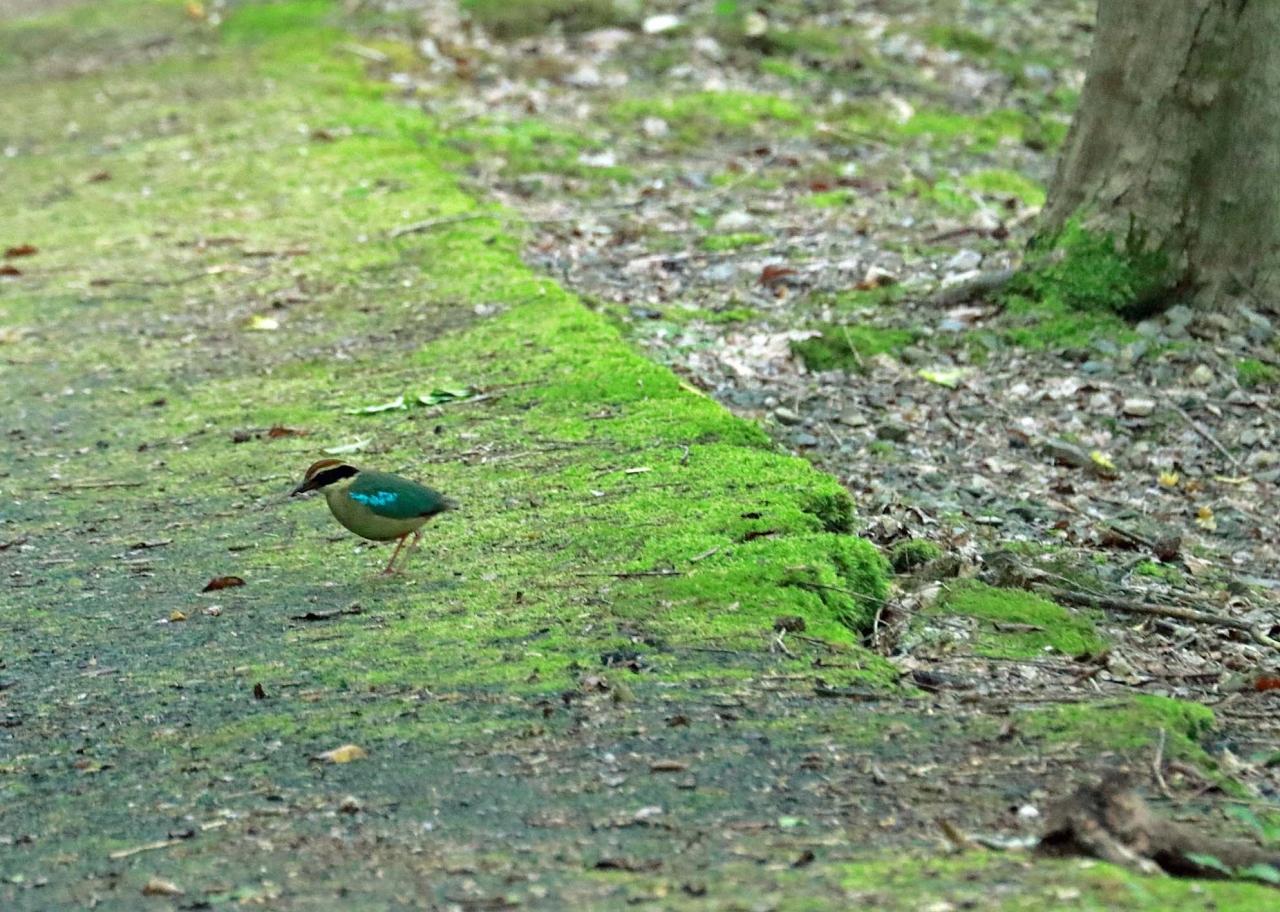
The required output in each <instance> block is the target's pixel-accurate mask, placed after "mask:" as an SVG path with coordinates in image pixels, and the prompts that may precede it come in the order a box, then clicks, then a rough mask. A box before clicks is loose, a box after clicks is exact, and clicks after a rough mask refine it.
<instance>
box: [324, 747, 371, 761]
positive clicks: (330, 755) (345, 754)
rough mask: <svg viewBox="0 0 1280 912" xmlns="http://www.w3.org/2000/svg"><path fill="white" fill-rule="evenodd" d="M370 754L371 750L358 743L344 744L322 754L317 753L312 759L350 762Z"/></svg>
mask: <svg viewBox="0 0 1280 912" xmlns="http://www.w3.org/2000/svg"><path fill="white" fill-rule="evenodd" d="M367 756H369V752H368V751H366V750H365V749H364V748H363V747H361V746H360V745H358V744H344V745H342V746H341V747H335V748H334V749H333V750H327V751H325V752H324V753H322V754H316V755H315V756H314V757H312V758H311V759H312V760H319V761H321V762H324V763H350V762H351V761H352V760H363V759H364V758H365V757H367Z"/></svg>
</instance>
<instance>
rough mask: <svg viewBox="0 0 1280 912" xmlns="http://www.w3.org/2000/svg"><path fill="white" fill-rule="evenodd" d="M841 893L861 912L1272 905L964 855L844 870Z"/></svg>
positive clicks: (1155, 880) (1050, 865)
mask: <svg viewBox="0 0 1280 912" xmlns="http://www.w3.org/2000/svg"><path fill="white" fill-rule="evenodd" d="M844 887H845V889H846V890H847V891H848V892H849V893H850V894H852V895H853V896H856V897H857V901H858V902H859V903H860V904H862V905H865V906H868V907H874V908H876V909H885V910H894V912H896V910H903V912H907V910H912V912H914V910H919V909H921V908H925V907H928V906H930V905H931V904H933V905H937V906H938V907H939V908H941V903H944V902H945V903H946V905H947V907H948V908H955V909H965V908H980V909H992V910H1000V912H1038V910H1042V909H1062V908H1071V909H1077V910H1081V912H1112V910H1118V912H1166V910H1169V909H1175V908H1176V909H1186V910H1197V912H1253V910H1255V909H1258V908H1260V906H1259V904H1260V903H1261V904H1262V906H1266V905H1269V904H1271V903H1272V902H1273V901H1274V895H1275V891H1274V890H1272V889H1270V888H1267V887H1264V886H1261V885H1257V884H1245V883H1223V882H1219V881H1198V882H1195V884H1194V886H1192V885H1191V884H1189V882H1187V881H1181V880H1178V879H1177V878H1172V877H1143V876H1141V875H1138V874H1134V873H1131V872H1129V871H1126V870H1124V869H1122V868H1118V867H1114V866H1112V865H1107V864H1101V863H1098V862H1095V861H1091V860H1051V859H1042V858H1037V859H1035V860H1028V859H1025V858H1019V857H1017V856H1016V855H1011V854H1010V853H1007V852H1005V853H998V854H997V853H985V852H968V853H965V854H963V855H958V856H952V857H947V858H939V857H935V856H925V857H916V858H912V859H903V858H896V859H873V860H869V861H864V862H858V863H855V864H851V865H849V866H848V867H847V868H846V876H845V879H844Z"/></svg>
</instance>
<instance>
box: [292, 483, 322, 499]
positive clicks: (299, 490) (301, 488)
mask: <svg viewBox="0 0 1280 912" xmlns="http://www.w3.org/2000/svg"><path fill="white" fill-rule="evenodd" d="M315 489H316V488H315V485H313V484H312V483H311V482H309V481H304V482H303V483H302V484H300V485H298V486H297V487H296V488H294V489H293V490H292V491H290V492H289V496H290V497H297V496H298V495H299V494H306V493H307V492H308V491H314V490H315Z"/></svg>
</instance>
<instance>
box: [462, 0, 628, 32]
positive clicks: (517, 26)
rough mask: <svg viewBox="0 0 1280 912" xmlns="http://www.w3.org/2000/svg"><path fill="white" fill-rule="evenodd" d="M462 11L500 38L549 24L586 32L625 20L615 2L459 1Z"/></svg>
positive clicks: (542, 29)
mask: <svg viewBox="0 0 1280 912" xmlns="http://www.w3.org/2000/svg"><path fill="white" fill-rule="evenodd" d="M462 8H463V9H464V10H466V11H467V12H468V13H470V14H471V16H472V18H474V19H475V20H476V21H477V22H479V23H480V24H481V25H483V26H484V27H485V28H486V29H487V30H488V31H490V32H492V33H493V34H494V35H495V36H497V37H498V38H503V39H510V38H522V37H525V36H527V35H536V34H538V33H540V32H543V31H546V30H547V28H548V27H550V26H551V25H559V26H560V27H561V28H563V29H564V30H565V31H566V32H586V31H590V30H591V29H597V28H604V27H606V26H610V25H618V24H620V23H622V22H625V21H626V16H625V15H624V14H623V11H622V10H621V8H620V7H619V6H618V4H617V3H615V2H614V0H520V2H519V3H511V2H508V0H462Z"/></svg>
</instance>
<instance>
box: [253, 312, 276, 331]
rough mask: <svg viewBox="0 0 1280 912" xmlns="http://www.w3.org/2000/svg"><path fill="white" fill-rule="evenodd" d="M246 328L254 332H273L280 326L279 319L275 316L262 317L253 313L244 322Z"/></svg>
mask: <svg viewBox="0 0 1280 912" xmlns="http://www.w3.org/2000/svg"><path fill="white" fill-rule="evenodd" d="M245 328H246V329H252V330H254V331H256V332H273V331H275V330H277V329H279V328H280V321H279V320H277V319H276V318H275V317H264V316H263V315H262V314H254V315H253V316H252V317H250V318H249V321H248V322H247V323H245Z"/></svg>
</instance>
